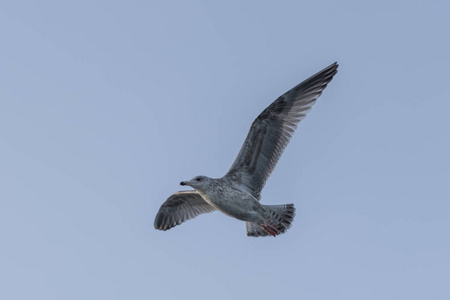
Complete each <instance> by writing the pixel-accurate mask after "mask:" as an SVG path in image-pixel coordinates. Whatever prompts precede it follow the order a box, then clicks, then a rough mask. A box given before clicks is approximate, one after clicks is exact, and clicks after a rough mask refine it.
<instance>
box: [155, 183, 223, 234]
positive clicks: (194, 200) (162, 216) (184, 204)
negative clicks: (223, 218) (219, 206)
mask: <svg viewBox="0 0 450 300" xmlns="http://www.w3.org/2000/svg"><path fill="white" fill-rule="evenodd" d="M215 210H216V209H215V208H214V207H212V206H211V205H209V204H208V203H207V202H206V201H205V200H203V198H202V196H200V194H199V193H197V192H196V191H181V192H177V193H175V194H173V195H172V196H170V197H169V198H168V199H167V200H166V202H164V203H163V205H161V208H160V209H159V211H158V214H157V215H156V218H155V228H156V229H160V230H168V229H170V228H172V227H174V226H177V225H179V224H181V223H183V222H184V221H187V220H189V219H193V218H195V217H196V216H198V215H199V214H203V213H209V212H213V211H215Z"/></svg>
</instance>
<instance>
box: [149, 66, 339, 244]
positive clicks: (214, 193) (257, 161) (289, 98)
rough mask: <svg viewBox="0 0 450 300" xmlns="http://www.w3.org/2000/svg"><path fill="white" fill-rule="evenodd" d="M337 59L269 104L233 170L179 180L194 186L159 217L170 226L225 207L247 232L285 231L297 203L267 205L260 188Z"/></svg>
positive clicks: (159, 225) (164, 227) (157, 223)
mask: <svg viewBox="0 0 450 300" xmlns="http://www.w3.org/2000/svg"><path fill="white" fill-rule="evenodd" d="M337 68H338V64H337V63H336V62H335V63H333V64H331V65H330V66H328V67H326V68H325V69H323V70H322V71H320V72H319V73H317V74H315V75H313V76H311V77H310V78H308V79H306V80H305V81H303V82H302V83H300V84H298V85H297V86H295V87H294V88H292V89H291V90H289V91H287V92H286V93H284V94H283V95H281V96H280V97H279V98H278V99H276V100H275V101H274V102H272V104H270V105H269V106H268V107H267V108H266V109H265V110H264V111H263V112H262V113H261V114H260V115H259V116H258V117H257V118H256V119H255V120H254V121H253V123H252V126H251V127H250V131H249V132H248V134H247V137H246V139H245V141H244V144H243V145H242V148H241V150H240V151H239V153H238V155H237V157H236V159H235V161H234V163H233V165H232V166H231V168H230V170H229V171H228V172H227V173H226V174H225V175H224V176H223V177H222V178H209V177H206V176H196V177H194V178H192V179H191V180H189V181H182V182H181V183H180V185H183V186H190V187H192V188H194V190H190V191H180V192H177V193H175V194H173V195H171V196H170V197H169V198H168V199H167V200H166V201H165V202H164V203H163V204H162V206H161V208H160V209H159V211H158V214H157V215H156V218H155V228H156V229H159V230H168V229H170V228H172V227H174V226H177V225H179V224H181V223H183V222H184V221H187V220H189V219H192V218H195V217H196V216H198V215H199V214H203V213H209V212H213V211H216V210H218V211H220V212H222V213H224V214H226V215H228V216H230V217H233V218H236V219H238V220H241V221H245V226H246V230H247V235H248V236H253V237H258V236H269V235H271V236H277V235H279V234H282V233H285V232H286V230H287V229H289V228H290V227H291V225H292V222H293V220H294V216H295V207H294V204H284V205H263V204H261V203H260V202H259V200H260V198H261V195H260V194H261V191H262V189H263V187H264V185H265V183H266V181H267V179H268V178H269V176H270V174H271V173H272V171H273V169H274V168H275V165H276V164H277V162H278V159H279V158H280V156H281V154H282V153H283V151H284V149H285V148H286V146H287V144H288V143H289V140H290V139H291V137H292V135H293V133H294V131H295V129H296V128H297V124H298V123H299V122H300V121H301V120H303V119H304V118H305V116H306V114H307V113H308V112H309V110H310V109H311V107H312V106H313V105H314V103H315V102H316V100H317V98H318V97H319V96H320V95H321V94H322V91H323V90H324V89H325V88H326V86H327V84H328V83H329V82H330V81H331V79H333V76H334V75H335V74H336V73H337Z"/></svg>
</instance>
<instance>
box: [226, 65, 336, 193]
mask: <svg viewBox="0 0 450 300" xmlns="http://www.w3.org/2000/svg"><path fill="white" fill-rule="evenodd" d="M337 68H338V64H337V63H334V64H332V65H330V66H328V67H327V68H325V69H323V70H322V71H320V72H319V73H317V74H315V75H313V76H311V77H310V78H308V79H306V80H305V81H303V82H302V83H300V84H299V85H297V86H295V87H294V88H292V89H291V90H289V91H288V92H286V93H284V94H283V95H281V96H280V97H279V98H278V99H277V100H275V101H274V102H273V103H272V104H270V105H269V107H267V108H266V109H265V110H264V111H263V112H262V113H261V114H260V115H259V116H258V117H257V118H256V119H255V121H254V122H253V124H252V126H251V128H250V131H249V133H248V135H247V137H246V139H245V141H244V144H243V145H242V148H241V150H240V151H239V154H238V155H237V157H236V160H235V161H234V163H233V165H232V166H231V168H230V170H229V171H228V173H227V174H226V175H225V176H224V177H228V178H229V179H230V180H232V181H234V182H235V183H236V184H237V185H239V186H241V187H242V188H243V189H245V190H247V191H248V192H249V193H251V194H252V195H253V196H254V197H255V198H257V199H260V193H261V190H262V189H263V187H264V185H265V183H266V181H267V179H268V178H269V176H270V174H271V173H272V171H273V169H274V168H275V165H276V164H277V162H278V159H279V158H280V156H281V154H282V153H283V150H284V149H285V148H286V146H287V144H288V143H289V140H290V138H291V137H292V134H293V133H294V131H295V129H296V128H297V124H298V123H299V122H300V121H301V120H302V119H304V118H305V116H306V114H307V113H308V111H309V110H310V109H311V107H312V106H313V104H314V103H315V102H316V100H317V98H318V97H319V96H320V95H321V94H322V91H323V90H324V89H325V88H326V86H327V84H328V83H329V82H330V81H331V79H333V76H334V75H335V74H336V73H337Z"/></svg>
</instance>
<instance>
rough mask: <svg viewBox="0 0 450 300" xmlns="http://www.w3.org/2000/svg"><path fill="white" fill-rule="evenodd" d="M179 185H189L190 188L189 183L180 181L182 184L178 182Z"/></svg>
mask: <svg viewBox="0 0 450 300" xmlns="http://www.w3.org/2000/svg"><path fill="white" fill-rule="evenodd" d="M180 185H189V186H190V184H189V181H182V182H180Z"/></svg>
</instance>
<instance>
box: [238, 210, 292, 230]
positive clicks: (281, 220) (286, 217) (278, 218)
mask: <svg viewBox="0 0 450 300" xmlns="http://www.w3.org/2000/svg"><path fill="white" fill-rule="evenodd" d="M263 207H264V208H266V209H267V210H266V212H267V213H266V220H265V222H264V224H258V223H251V222H245V227H246V229H247V235H248V236H254V237H258V236H268V235H271V236H277V235H279V234H282V233H285V232H286V230H288V229H289V228H290V227H291V225H292V222H293V221H294V216H295V207H294V204H284V205H263Z"/></svg>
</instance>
